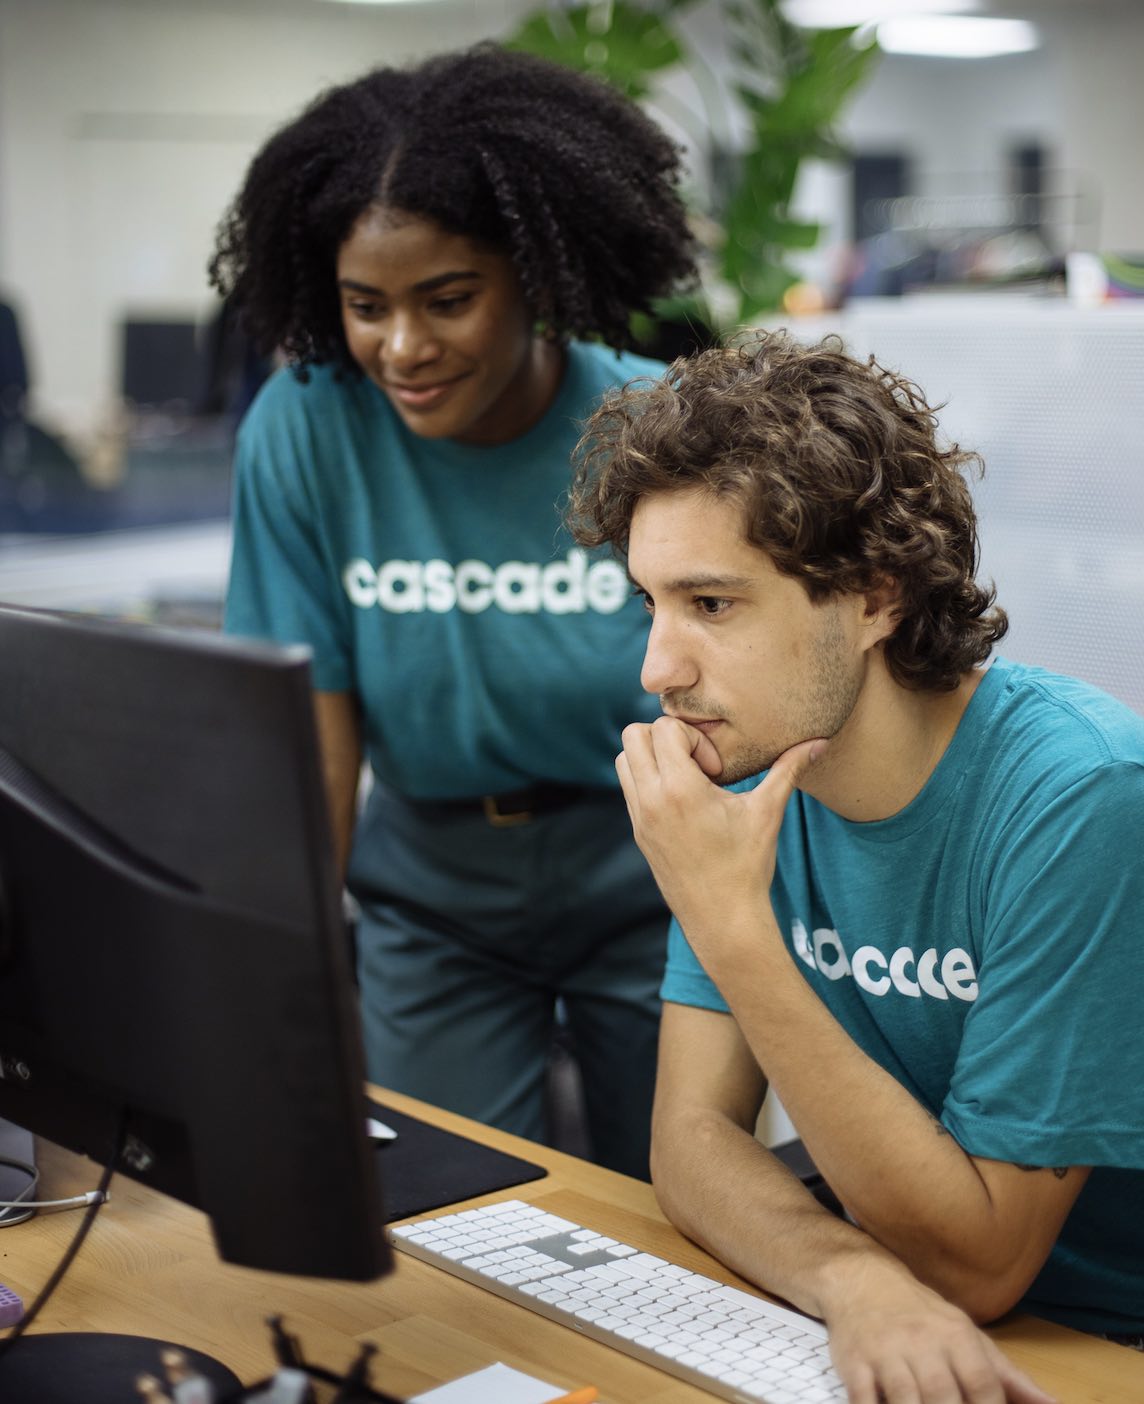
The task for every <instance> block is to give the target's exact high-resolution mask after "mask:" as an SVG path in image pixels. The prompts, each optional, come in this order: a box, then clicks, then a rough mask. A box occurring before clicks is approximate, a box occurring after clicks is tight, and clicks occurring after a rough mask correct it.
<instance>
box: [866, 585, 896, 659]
mask: <svg viewBox="0 0 1144 1404" xmlns="http://www.w3.org/2000/svg"><path fill="white" fill-rule="evenodd" d="M863 602H864V608H863V611H862V624H863V627H864V628H865V630H866V631H867V641H868V643H869V645H870V646H871V647H873V645H874V644H878V643H884V642H885V640H886V639H888V638H889V637H890V635H891V634H892V633H893V632H894V630H895V629H896V628H897V627H898V622H899V620H900V619H901V617H902V611H901V590H900V589H899V587H898V582H897V581H896V580H894V579H892V578H891V577H890V576H888V575H880V576H878V578H877V579H876V580H875V581H873V582H872V584H871V585H870V586H869V588H868V589H867V590H866V591H864V593H863Z"/></svg>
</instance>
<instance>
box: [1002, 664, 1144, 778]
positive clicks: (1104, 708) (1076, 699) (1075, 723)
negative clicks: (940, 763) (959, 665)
mask: <svg viewBox="0 0 1144 1404" xmlns="http://www.w3.org/2000/svg"><path fill="white" fill-rule="evenodd" d="M981 686H982V688H983V689H985V690H986V691H987V693H988V694H989V695H990V697H991V700H992V706H991V707H990V708H989V709H988V720H987V725H986V734H987V735H988V736H989V737H990V742H989V743H987V748H988V749H990V750H1001V751H1005V752H1007V753H1008V754H1010V755H1016V756H1019V757H1022V758H1024V759H1025V760H1027V761H1029V762H1035V763H1036V764H1037V766H1038V768H1049V769H1052V770H1055V771H1058V772H1059V771H1060V770H1061V768H1062V767H1064V768H1065V769H1066V770H1068V771H1070V772H1071V771H1073V770H1075V769H1076V768H1080V769H1082V770H1087V769H1091V768H1093V767H1098V766H1101V765H1105V764H1114V763H1119V762H1126V763H1128V764H1136V765H1142V766H1144V717H1142V716H1140V715H1139V714H1138V713H1136V712H1134V711H1133V710H1132V709H1131V708H1130V707H1128V706H1127V705H1126V704H1125V703H1123V702H1120V701H1118V700H1117V699H1116V698H1115V697H1112V696H1111V695H1110V694H1109V693H1107V692H1104V691H1102V690H1101V689H1100V688H1098V687H1094V686H1093V685H1092V684H1091V683H1088V682H1085V681H1083V680H1082V679H1080V678H1075V677H1070V676H1068V675H1066V674H1063V673H1053V672H1050V671H1048V670H1047V669H1044V668H1038V667H1034V666H1032V665H1030V664H1026V663H1016V662H1012V661H1010V660H1007V659H998V660H997V661H996V662H995V663H994V665H993V667H992V668H991V669H990V671H989V673H988V674H987V675H986V678H985V679H983V681H982V684H981Z"/></svg>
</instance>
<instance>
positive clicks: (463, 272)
mask: <svg viewBox="0 0 1144 1404" xmlns="http://www.w3.org/2000/svg"><path fill="white" fill-rule="evenodd" d="M480 276H481V275H480V273H479V272H478V271H477V269H475V268H457V269H453V270H451V271H450V272H448V273H438V274H436V275H435V276H434V277H432V278H425V279H423V280H422V281H421V282H420V283H414V284H413V291H414V292H419V293H425V292H435V291H436V289H437V288H443V287H444V286H445V284H446V283H455V282H457V281H459V280H461V279H465V278H479V277H480ZM338 287H339V288H345V289H346V291H347V292H359V293H369V294H370V295H372V296H373V297H384V296H385V294H384V292H383V291H382V289H381V288H375V287H372V286H371V285H370V284H369V283H359V282H356V281H355V280H354V279H353V278H339V279H338Z"/></svg>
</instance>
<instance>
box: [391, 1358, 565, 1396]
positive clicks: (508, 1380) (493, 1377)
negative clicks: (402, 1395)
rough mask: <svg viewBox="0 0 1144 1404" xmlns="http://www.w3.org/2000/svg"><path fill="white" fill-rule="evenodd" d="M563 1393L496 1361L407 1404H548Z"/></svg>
mask: <svg viewBox="0 0 1144 1404" xmlns="http://www.w3.org/2000/svg"><path fill="white" fill-rule="evenodd" d="M565 1393H567V1391H566V1390H563V1389H561V1388H560V1386H559V1385H554V1384H545V1383H544V1381H543V1380H538V1379H535V1378H534V1377H533V1376H532V1375H525V1374H522V1373H521V1371H519V1370H513V1369H510V1368H509V1366H507V1365H502V1364H501V1363H500V1362H499V1361H498V1362H497V1363H496V1364H495V1365H489V1366H488V1367H487V1368H486V1369H484V1370H477V1371H475V1372H474V1373H473V1374H471V1375H462V1376H461V1378H460V1379H459V1380H451V1381H450V1382H449V1383H448V1384H446V1385H439V1386H438V1387H437V1388H436V1389H431V1390H429V1391H428V1393H427V1394H418V1395H417V1396H416V1397H415V1398H413V1399H411V1400H410V1401H409V1404H549V1401H550V1400H553V1399H559V1398H560V1396H561V1395H562V1394H565Z"/></svg>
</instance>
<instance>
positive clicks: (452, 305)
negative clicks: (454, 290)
mask: <svg viewBox="0 0 1144 1404" xmlns="http://www.w3.org/2000/svg"><path fill="white" fill-rule="evenodd" d="M470 301H472V295H471V294H470V293H462V294H461V295H460V296H459V297H438V298H434V299H433V301H432V302H431V303H430V304H429V307H430V310H431V311H433V312H443V313H445V314H446V315H448V313H450V312H457V311H459V310H460V309H461V308H462V307H464V306H465V305H466V304H467V303H469V302H470Z"/></svg>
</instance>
